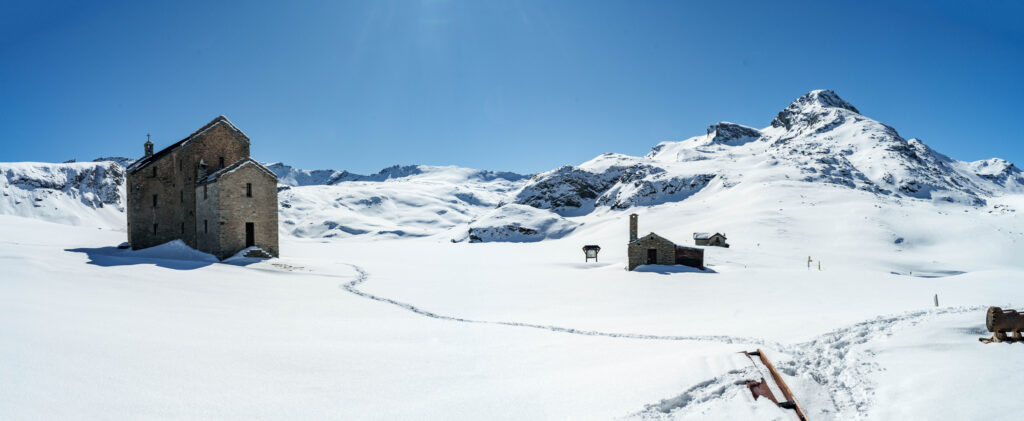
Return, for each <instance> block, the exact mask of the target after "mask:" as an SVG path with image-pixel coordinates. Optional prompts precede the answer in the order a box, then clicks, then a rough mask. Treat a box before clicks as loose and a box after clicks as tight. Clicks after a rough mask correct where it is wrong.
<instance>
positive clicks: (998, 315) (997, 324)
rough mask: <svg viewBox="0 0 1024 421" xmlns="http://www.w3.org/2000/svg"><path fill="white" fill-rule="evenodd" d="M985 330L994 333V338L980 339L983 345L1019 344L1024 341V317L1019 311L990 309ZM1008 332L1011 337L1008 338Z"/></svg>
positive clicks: (986, 315) (986, 317)
mask: <svg viewBox="0 0 1024 421" xmlns="http://www.w3.org/2000/svg"><path fill="white" fill-rule="evenodd" d="M985 328H986V329H988V331H989V332H992V337H991V338H980V339H978V340H979V341H981V342H983V343H992V342H1018V341H1021V340H1024V338H1022V337H1021V331H1022V330H1024V315H1021V314H1020V313H1018V312H1017V310H1003V309H1001V308H999V307H989V308H988V312H986V313H985ZM1007 332H1009V333H1010V335H1011V336H1006V334H1007Z"/></svg>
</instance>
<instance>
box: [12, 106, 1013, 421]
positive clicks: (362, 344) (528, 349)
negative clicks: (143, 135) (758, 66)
mask: <svg viewBox="0 0 1024 421" xmlns="http://www.w3.org/2000/svg"><path fill="white" fill-rule="evenodd" d="M122 168H123V162H114V161H110V162H97V163H70V164H39V163H0V193H2V195H3V196H2V197H0V267H2V268H3V272H2V273H3V275H2V277H0V338H2V339H0V379H3V381H2V382H0V414H2V415H0V418H3V419H67V418H72V419H124V418H127V419H246V420H249V419H282V418H285V419H310V418H313V419H323V418H341V419H382V420H393V419H443V420H452V419H516V420H518V419H531V420H532V419H558V420H565V419H582V420H593V419H671V420H674V419H680V420H682V419H686V420H706V419H730V420H731V419H744V420H745V419H795V415H794V414H793V412H792V411H787V410H783V409H780V408H778V407H775V406H774V405H772V404H771V403H770V402H768V401H767V400H765V399H760V400H756V401H755V400H754V399H753V398H752V397H751V395H750V393H749V392H748V391H747V389H746V387H745V386H744V385H743V381H744V380H756V379H759V378H760V377H767V374H766V373H764V371H763V370H762V369H759V368H758V367H757V366H754V365H752V363H751V361H750V360H749V359H747V358H746V357H744V356H743V355H742V354H738V353H737V352H739V351H744V350H748V351H749V350H753V349H756V348H761V349H764V350H765V352H766V353H767V354H768V356H769V357H770V358H771V359H772V361H773V362H774V363H775V365H776V367H777V368H778V369H779V370H780V371H781V372H782V374H783V375H784V376H785V378H786V381H787V382H788V384H789V385H790V387H791V388H792V389H793V390H794V392H795V394H796V397H797V399H799V401H800V403H801V404H802V405H803V406H804V407H805V409H806V410H807V412H808V415H809V416H810V418H811V419H813V420H833V419H843V420H845V419H874V420H888V419H923V420H930V419H988V418H991V417H992V416H994V415H998V414H1012V413H1014V411H1019V410H1020V409H1024V408H1022V407H1024V404H1015V403H1014V402H1016V400H1014V399H1013V398H1014V395H1013V394H1012V392H1008V391H1012V390H1013V386H1015V385H1017V384H1020V383H1021V380H1024V374H1020V373H1018V372H1016V371H1014V370H1013V369H1012V367H1014V366H1016V365H1017V363H1022V362H1024V353H1021V352H1019V350H1018V348H1019V347H1021V346H1024V345H1021V344H1013V345H1008V344H990V345H983V344H981V343H979V342H978V341H977V338H978V337H982V336H988V335H989V334H988V333H987V332H985V331H984V312H985V309H986V308H987V307H988V306H990V305H998V306H1001V307H1004V308H1015V307H1016V308H1019V307H1021V306H1024V291H1022V290H1020V289H1019V288H1017V285H1018V284H1019V283H1020V282H1021V280H1024V259H1022V258H1021V256H1024V219H1022V218H1024V217H1022V216H1021V210H1022V209H1024V195H1022V194H1021V192H1022V191H1024V176H1022V173H1021V171H1020V170H1019V169H1018V168H1016V167H1015V166H1014V165H1013V164H1010V163H1008V162H1006V161H1002V160H999V159H990V160H985V161H977V162H961V161H956V160H954V159H952V158H949V157H946V156H944V155H942V154H939V153H938V152H935V151H933V150H931V149H929V148H928V147H927V146H925V145H924V143H922V142H920V141H918V140H916V139H910V140H904V139H903V138H902V137H900V136H899V135H898V134H897V133H896V131H895V129H892V128H891V127H889V126H885V125H884V124H881V123H879V122H877V121H874V120H871V119H870V118H867V117H864V116H863V115H861V114H860V112H859V111H858V110H857V109H856V108H854V107H853V106H852V105H850V104H848V103H846V102H845V101H842V100H841V99H839V98H838V96H836V95H835V94H834V93H832V92H830V91H814V92H811V93H809V94H807V95H805V96H802V97H801V98H799V99H797V100H796V101H794V102H793V103H792V104H790V105H789V106H788V107H786V108H785V109H784V110H783V112H781V113H780V114H779V115H778V117H777V118H776V120H774V121H773V122H772V124H771V126H769V127H766V128H763V129H754V128H750V127H747V126H742V125H738V124H734V123H725V122H722V123H718V124H715V125H712V126H711V127H709V128H708V131H707V134H706V135H702V136H697V137H694V138H690V139H687V140H683V141H679V142H664V143H662V144H659V145H657V146H655V147H654V148H653V150H652V151H651V153H650V154H648V155H647V156H644V157H633V156H626V155H621V154H604V155H601V156H598V157H596V158H595V159H593V160H591V161H588V162H586V163H583V164H580V165H578V166H565V167H561V168H558V169H555V170H552V171H548V172H544V173H540V174H536V175H534V176H530V177H526V176H520V175H517V174H511V173H498V172H491V171H482V170H473V169H466V168H458V167H429V166H406V167H390V168H387V169H385V170H382V171H381V172H380V173H378V174H374V175H367V176H363V175H356V174H351V173H348V172H345V171H335V170H322V171H305V170H298V169H294V168H291V167H288V166H286V165H283V164H274V165H271V168H272V169H274V171H275V172H276V173H277V174H278V176H279V179H280V181H281V186H280V188H279V190H280V191H279V200H280V204H281V208H280V221H281V225H280V230H281V245H280V246H281V247H280V248H281V256H282V258H280V259H272V260H267V261H263V260H258V259H249V258H233V259H228V260H226V261H223V262H218V261H217V260H216V259H214V258H212V257H211V256H209V255H205V254H202V253H199V252H197V251H195V250H191V249H189V248H188V247H186V246H184V244H182V243H180V242H172V243H168V244H165V245H163V246H159V247H155V248H151V249H147V250H140V251H130V250H122V249H118V248H117V247H116V246H117V245H118V244H120V243H121V242H123V241H125V232H124V228H123V227H124V213H123V211H124V209H123V207H124V204H123V194H124V193H123V169H122ZM630 213H637V214H638V215H639V226H640V234H641V235H643V234H646V233H647V232H656V233H658V234H659V235H662V236H664V237H666V238H668V239H670V240H673V241H675V242H677V243H680V244H684V245H692V244H693V243H692V241H693V240H692V234H693V233H694V232H724V233H727V234H728V242H729V243H730V244H731V247H730V248H716V247H707V248H705V263H706V265H707V267H708V270H707V271H697V270H692V269H685V270H684V269H682V268H680V267H666V266H644V267H641V268H640V269H641V270H637V271H633V272H628V271H625V270H624V267H625V266H626V259H625V255H626V242H627V239H628V232H627V231H628V230H627V228H628V222H627V221H628V219H627V218H628V215H629V214H630ZM585 244H598V245H600V246H601V253H600V257H599V261H598V262H593V261H591V262H589V263H585V262H584V259H583V253H582V250H581V247H582V246H583V245H585ZM808 257H810V258H811V259H813V263H810V264H808ZM819 265H820V269H819ZM936 295H937V296H938V300H939V306H935V304H934V299H935V296H936ZM737 383H738V384H737ZM995 411H999V412H998V413H997V412H995Z"/></svg>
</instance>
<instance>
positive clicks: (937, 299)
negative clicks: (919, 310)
mask: <svg viewBox="0 0 1024 421" xmlns="http://www.w3.org/2000/svg"><path fill="white" fill-rule="evenodd" d="M938 306H939V294H935V307H938Z"/></svg>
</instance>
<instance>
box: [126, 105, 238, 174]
mask: <svg viewBox="0 0 1024 421" xmlns="http://www.w3.org/2000/svg"><path fill="white" fill-rule="evenodd" d="M218 124H226V125H227V126H228V127H229V128H231V129H232V130H234V131H236V132H238V133H239V134H241V135H242V137H244V138H245V140H247V141H248V140H249V136H246V135H245V133H242V131H241V130H238V127H235V125H234V124H231V121H229V120H228V118H227V117H224V116H222V115H221V116H217V118H215V119H213V121H211V122H209V123H206V125H205V126H203V127H200V128H199V130H196V131H195V132H193V133H192V134H190V135H188V137H186V138H184V139H181V140H179V141H177V142H174V143H173V144H171V146H168V147H166V148H163V149H161V150H160V151H159V152H156V153H154V154H153V155H150V156H144V157H142V158H139V159H138V160H136V161H135V162H133V163H132V164H131V165H129V166H128V172H130V173H134V172H137V171H139V170H141V169H143V168H145V167H146V166H147V165H149V164H151V163H153V162H156V161H158V160H159V159H160V158H163V157H164V156H165V155H167V154H169V153H171V152H172V151H174V150H175V149H178V148H180V147H182V146H185V145H186V144H188V142H189V141H190V140H192V139H193V138H194V137H196V136H199V135H201V134H203V133H205V132H206V131H207V130H210V129H211V128H213V127H214V126H216V125H218Z"/></svg>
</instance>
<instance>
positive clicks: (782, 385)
mask: <svg viewBox="0 0 1024 421" xmlns="http://www.w3.org/2000/svg"><path fill="white" fill-rule="evenodd" d="M757 356H758V357H760V358H761V363H762V364H764V365H765V367H768V372H770V373H771V374H772V378H773V379H775V384H776V385H778V386H779V390H781V391H782V396H783V397H785V398H786V400H787V401H789V402H792V403H793V410H794V411H796V416H797V417H800V421H807V414H804V410H803V409H801V408H800V404H799V403H797V401H796V398H795V397H793V392H791V391H790V390H789V386H786V382H785V381H783V380H782V376H780V375H779V372H778V371H775V366H774V365H772V362H771V361H768V357H765V356H764V351H763V350H761V348H758V349H757ZM779 406H782V405H779Z"/></svg>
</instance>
